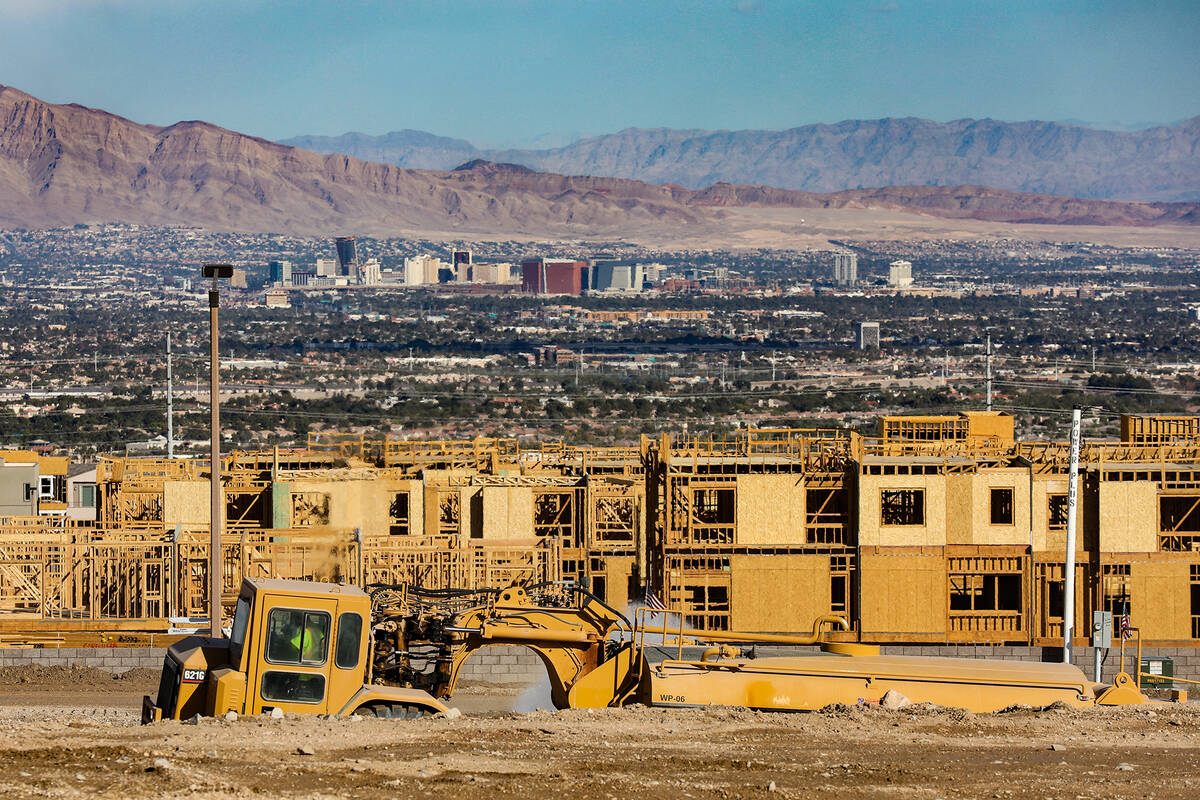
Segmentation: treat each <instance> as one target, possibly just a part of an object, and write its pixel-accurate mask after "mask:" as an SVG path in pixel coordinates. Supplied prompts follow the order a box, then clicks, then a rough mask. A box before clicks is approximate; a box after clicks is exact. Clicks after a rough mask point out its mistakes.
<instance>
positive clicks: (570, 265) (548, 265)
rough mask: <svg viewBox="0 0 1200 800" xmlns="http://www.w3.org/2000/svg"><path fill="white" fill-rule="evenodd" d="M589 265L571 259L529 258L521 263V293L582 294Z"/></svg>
mask: <svg viewBox="0 0 1200 800" xmlns="http://www.w3.org/2000/svg"><path fill="white" fill-rule="evenodd" d="M587 288H588V265H587V262H585V261H575V260H573V259H569V258H529V259H526V260H524V261H522V262H521V291H523V292H532V293H534V294H574V295H578V294H582V293H583V292H584V291H586V290H587Z"/></svg>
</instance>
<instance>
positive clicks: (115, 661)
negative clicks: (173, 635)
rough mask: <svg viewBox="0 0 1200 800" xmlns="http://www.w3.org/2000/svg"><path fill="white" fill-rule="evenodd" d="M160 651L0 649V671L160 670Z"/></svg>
mask: <svg viewBox="0 0 1200 800" xmlns="http://www.w3.org/2000/svg"><path fill="white" fill-rule="evenodd" d="M165 652H166V650H165V649H164V648H161V647H44V648H42V647H35V648H24V647H0V667H21V666H26V665H29V664H37V665H40V666H43V667H96V668H97V669H103V670H107V671H108V672H127V671H128V670H131V669H138V668H145V669H153V670H158V669H162V663H163V654H164V653H165Z"/></svg>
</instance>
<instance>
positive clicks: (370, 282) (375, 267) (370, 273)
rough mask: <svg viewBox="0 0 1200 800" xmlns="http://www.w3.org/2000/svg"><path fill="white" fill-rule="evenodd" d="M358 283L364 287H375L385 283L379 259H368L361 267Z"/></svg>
mask: <svg viewBox="0 0 1200 800" xmlns="http://www.w3.org/2000/svg"><path fill="white" fill-rule="evenodd" d="M358 282H359V283H361V284H362V285H363V286H375V285H377V284H380V283H383V272H382V270H381V269H380V267H379V259H376V258H368V259H367V260H366V261H365V262H364V263H362V264H360V265H359V268H358Z"/></svg>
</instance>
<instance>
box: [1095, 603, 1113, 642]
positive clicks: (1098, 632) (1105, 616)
mask: <svg viewBox="0 0 1200 800" xmlns="http://www.w3.org/2000/svg"><path fill="white" fill-rule="evenodd" d="M1112 634H1113V615H1112V612H1111V611H1093V612H1092V647H1112Z"/></svg>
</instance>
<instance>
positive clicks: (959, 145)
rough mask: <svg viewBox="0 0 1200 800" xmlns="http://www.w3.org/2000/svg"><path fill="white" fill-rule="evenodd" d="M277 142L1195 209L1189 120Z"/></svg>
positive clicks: (400, 154) (704, 179)
mask: <svg viewBox="0 0 1200 800" xmlns="http://www.w3.org/2000/svg"><path fill="white" fill-rule="evenodd" d="M284 143H285V144H291V145H296V146H299V147H306V148H308V149H312V150H317V151H319V152H325V153H345V154H347V155H351V156H355V157H357V158H366V159H369V160H376V161H384V162H387V163H391V164H396V165H399V166H405V167H413V168H422V169H450V168H452V167H453V166H455V165H456V164H459V163H462V162H464V161H467V160H471V159H484V160H490V161H499V162H508V163H514V164H522V165H524V166H528V167H532V168H534V169H538V170H541V171H545V172H558V173H565V174H570V175H605V176H611V177H619V178H632V179H635V180H642V181H647V182H649V183H674V184H679V185H681V186H685V187H688V188H692V189H699V188H703V187H706V186H709V185H711V184H713V183H719V182H726V183H735V184H756V185H764V186H776V187H780V188H784V189H795V190H802V191H813V192H836V191H843V190H846V189H855V188H863V187H876V186H909V185H933V186H958V185H979V186H992V187H996V188H1000V189H1009V190H1012V191H1020V192H1031V193H1035V194H1056V195H1063V196H1071V197H1086V198H1094V199H1122V200H1146V201H1195V200H1200V116H1198V117H1195V118H1192V119H1189V120H1185V121H1183V122H1181V123H1178V124H1176V125H1164V126H1157V127H1153V128H1148V129H1143V130H1133V131H1107V130H1099V129H1096V128H1091V127H1087V126H1084V125H1074V124H1068V123H1062V122H1036V121H1035V122H1002V121H999V120H991V119H962V120H954V121H952V122H933V121H931V120H926V119H917V118H913V117H908V118H888V119H878V120H849V121H846V122H839V123H837V124H834V125H825V124H821V125H805V126H803V127H798V128H791V129H788V130H782V131H756V130H740V131H705V130H678V129H671V128H654V129H646V128H628V129H626V130H623V131H620V132H618V133H613V134H607V135H604V136H594V137H590V138H587V139H583V140H581V141H578V142H574V143H572V144H569V145H567V146H565V147H558V148H552V149H544V150H482V149H479V148H476V147H474V145H471V144H470V143H469V142H465V141H463V140H461V139H449V138H445V137H436V136H432V135H431V134H423V133H420V132H415V131H400V132H396V133H390V134H385V135H383V136H378V137H372V136H367V135H365V134H347V135H345V136H340V137H296V138H294V139H288V140H285V142H284Z"/></svg>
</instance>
